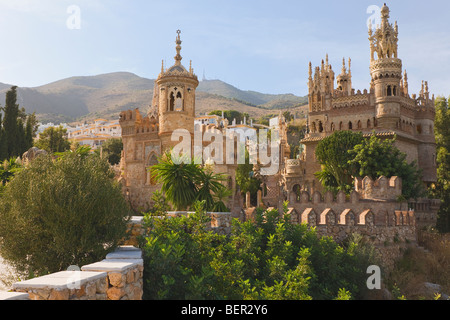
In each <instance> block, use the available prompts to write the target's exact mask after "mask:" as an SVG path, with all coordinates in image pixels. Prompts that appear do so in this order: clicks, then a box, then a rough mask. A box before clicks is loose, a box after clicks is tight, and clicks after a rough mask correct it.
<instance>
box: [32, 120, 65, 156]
mask: <svg viewBox="0 0 450 320" xmlns="http://www.w3.org/2000/svg"><path fill="white" fill-rule="evenodd" d="M66 134H67V129H65V128H63V127H62V126H59V127H49V128H47V129H45V130H44V132H42V133H41V134H40V135H39V140H38V141H36V143H35V146H36V147H37V148H39V149H41V150H45V151H47V152H48V153H51V154H52V153H57V152H64V151H67V150H70V142H69V140H68V139H67V137H66Z"/></svg>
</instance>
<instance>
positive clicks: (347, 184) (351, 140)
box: [316, 131, 364, 193]
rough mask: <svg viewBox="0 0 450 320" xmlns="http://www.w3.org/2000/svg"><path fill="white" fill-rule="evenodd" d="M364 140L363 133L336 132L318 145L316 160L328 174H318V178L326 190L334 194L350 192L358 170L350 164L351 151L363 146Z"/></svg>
mask: <svg viewBox="0 0 450 320" xmlns="http://www.w3.org/2000/svg"><path fill="white" fill-rule="evenodd" d="M363 140H364V137H363V135H362V133H361V132H357V133H355V132H351V131H336V132H334V133H333V134H332V135H330V136H328V137H326V138H324V139H323V140H321V141H320V142H319V143H318V145H317V147H316V159H317V161H318V162H319V163H320V164H321V165H322V170H323V171H325V172H326V174H319V173H317V174H316V176H317V177H318V178H319V180H320V181H321V183H322V184H323V185H324V187H325V188H326V189H328V190H332V191H334V192H337V191H339V190H343V191H344V192H346V193H349V192H350V190H351V189H352V186H353V178H352V177H353V176H354V175H355V172H356V168H355V167H354V166H352V165H350V164H349V161H351V160H352V159H353V157H352V155H350V154H349V150H352V149H353V148H354V147H355V146H356V145H358V144H361V143H362V141H363ZM328 182H332V184H328Z"/></svg>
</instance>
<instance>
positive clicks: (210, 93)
mask: <svg viewBox="0 0 450 320" xmlns="http://www.w3.org/2000/svg"><path fill="white" fill-rule="evenodd" d="M154 82H155V80H154V79H147V78H143V77H140V76H138V75H136V74H134V73H130V72H112V73H105V74H100V75H93V76H73V77H69V78H65V79H61V80H57V81H54V82H51V83H48V84H44V85H40V86H37V87H18V88H17V92H18V102H17V103H18V104H19V105H20V107H24V108H25V110H26V112H28V113H32V112H36V114H37V116H38V119H39V120H40V121H42V122H54V123H57V124H58V123H62V122H67V123H70V122H79V121H89V120H93V119H95V118H108V119H117V118H118V115H119V113H120V112H121V111H123V110H129V109H135V108H139V109H140V110H141V111H142V112H146V111H147V109H148V106H149V105H150V103H151V101H152V97H153V88H154ZM12 86H13V85H9V84H5V83H0V105H4V101H5V95H6V92H7V91H8V90H9V89H10V88H11V87H12ZM306 103H307V98H306V97H298V96H295V95H293V94H267V93H260V92H257V91H244V90H240V89H238V88H236V87H234V86H232V85H231V84H228V83H226V82H223V81H221V80H203V81H200V83H199V86H198V88H197V97H196V112H197V115H200V114H206V113H208V112H210V111H212V110H217V109H221V110H238V111H240V112H247V113H248V114H249V115H250V116H251V117H254V118H257V117H261V116H264V115H265V114H268V113H275V112H274V111H275V110H276V111H278V110H288V109H289V110H297V109H299V108H300V109H301V107H302V106H304V105H305V104H306Z"/></svg>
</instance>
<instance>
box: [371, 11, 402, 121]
mask: <svg viewBox="0 0 450 320" xmlns="http://www.w3.org/2000/svg"><path fill="white" fill-rule="evenodd" d="M369 41H370V75H371V77H372V83H371V86H372V87H373V90H374V91H375V108H376V119H377V122H378V125H379V126H380V127H381V128H384V129H396V125H397V123H398V121H399V120H400V117H401V116H400V113H401V112H400V105H401V102H400V100H401V99H400V96H401V93H400V90H402V89H403V88H401V84H400V82H401V81H402V60H400V59H399V58H398V55H397V50H398V26H397V22H396V23H395V26H393V25H392V24H390V23H389V8H388V7H387V6H386V5H384V6H383V8H382V9H381V25H380V26H379V27H378V28H377V29H376V30H375V32H373V31H372V26H369Z"/></svg>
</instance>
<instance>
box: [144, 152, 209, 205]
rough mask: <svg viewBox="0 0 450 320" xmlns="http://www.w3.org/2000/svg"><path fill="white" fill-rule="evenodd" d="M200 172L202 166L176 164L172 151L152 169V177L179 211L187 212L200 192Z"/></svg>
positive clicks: (161, 158)
mask: <svg viewBox="0 0 450 320" xmlns="http://www.w3.org/2000/svg"><path fill="white" fill-rule="evenodd" d="M200 171H201V167H200V165H198V164H195V163H194V162H193V161H191V162H189V163H186V162H181V163H180V161H177V162H174V161H173V159H172V156H171V153H170V151H167V152H166V153H164V154H163V155H162V156H161V157H160V159H159V161H158V164H156V165H154V166H153V167H152V168H151V172H152V176H153V177H154V178H155V179H156V181H157V182H158V183H161V184H162V187H161V191H162V192H164V193H165V195H166V198H167V200H168V201H169V202H171V203H172V204H173V206H174V207H175V210H179V211H185V210H187V209H188V208H189V207H190V206H191V205H192V203H193V202H194V201H195V199H196V194H197V192H198V188H197V185H196V180H197V179H196V177H198V176H199V174H200Z"/></svg>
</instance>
